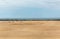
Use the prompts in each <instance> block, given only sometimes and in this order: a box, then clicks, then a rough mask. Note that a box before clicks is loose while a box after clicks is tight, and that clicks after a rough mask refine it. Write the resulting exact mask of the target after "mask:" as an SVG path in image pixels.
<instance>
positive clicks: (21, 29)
mask: <svg viewBox="0 0 60 39" xmlns="http://www.w3.org/2000/svg"><path fill="white" fill-rule="evenodd" d="M0 39H60V21H0Z"/></svg>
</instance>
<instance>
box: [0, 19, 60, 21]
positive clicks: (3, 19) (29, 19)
mask: <svg viewBox="0 0 60 39" xmlns="http://www.w3.org/2000/svg"><path fill="white" fill-rule="evenodd" d="M0 21H60V19H0Z"/></svg>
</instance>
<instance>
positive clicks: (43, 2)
mask: <svg viewBox="0 0 60 39" xmlns="http://www.w3.org/2000/svg"><path fill="white" fill-rule="evenodd" d="M0 7H39V8H41V7H46V8H60V0H0Z"/></svg>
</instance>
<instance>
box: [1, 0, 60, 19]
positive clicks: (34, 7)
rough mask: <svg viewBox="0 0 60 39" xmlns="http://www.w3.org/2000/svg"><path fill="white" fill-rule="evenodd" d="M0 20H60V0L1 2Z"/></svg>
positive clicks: (8, 0)
mask: <svg viewBox="0 0 60 39" xmlns="http://www.w3.org/2000/svg"><path fill="white" fill-rule="evenodd" d="M0 18H60V0H0Z"/></svg>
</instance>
